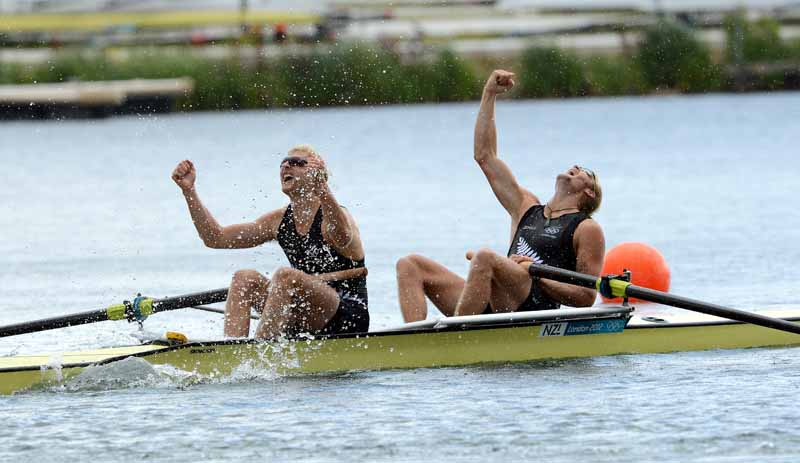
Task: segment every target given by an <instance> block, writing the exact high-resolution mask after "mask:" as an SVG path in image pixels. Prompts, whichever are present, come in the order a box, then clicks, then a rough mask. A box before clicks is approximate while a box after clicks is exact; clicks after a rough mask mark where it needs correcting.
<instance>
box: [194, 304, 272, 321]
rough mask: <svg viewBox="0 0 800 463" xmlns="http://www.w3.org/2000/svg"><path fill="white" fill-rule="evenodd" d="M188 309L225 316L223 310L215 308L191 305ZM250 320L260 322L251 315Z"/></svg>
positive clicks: (258, 318)
mask: <svg viewBox="0 0 800 463" xmlns="http://www.w3.org/2000/svg"><path fill="white" fill-rule="evenodd" d="M189 308H190V309H195V310H202V311H203V312H213V313H218V314H220V315H225V309H218V308H216V307H209V306H207V305H193V306H191V307H189ZM250 318H251V319H252V320H260V319H261V317H257V316H255V315H253V314H250Z"/></svg>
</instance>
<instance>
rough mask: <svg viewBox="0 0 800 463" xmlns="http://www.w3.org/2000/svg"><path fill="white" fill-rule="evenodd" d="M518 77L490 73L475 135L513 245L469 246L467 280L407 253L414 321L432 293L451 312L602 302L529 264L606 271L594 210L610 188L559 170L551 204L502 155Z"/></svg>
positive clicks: (404, 297)
mask: <svg viewBox="0 0 800 463" xmlns="http://www.w3.org/2000/svg"><path fill="white" fill-rule="evenodd" d="M514 77H515V76H514V74H513V73H511V72H507V71H503V70H496V71H494V72H493V73H492V74H491V76H490V77H489V79H488V80H487V82H486V85H485V86H484V89H483V97H482V99H481V105H480V109H479V111H478V118H477V122H476V124H475V140H474V157H475V161H476V162H477V163H478V166H479V167H480V169H481V171H482V172H483V174H484V176H485V177H486V179H487V180H488V182H489V185H490V186H491V189H492V191H493V192H494V195H495V197H496V198H497V200H498V201H499V202H500V205H501V206H503V208H504V209H505V210H506V212H508V215H509V217H510V219H511V243H510V245H509V249H508V252H507V253H506V255H500V254H498V253H496V252H494V251H493V250H491V249H481V250H479V251H477V252H472V251H470V252H467V259H468V260H470V267H469V273H468V275H467V278H466V279H464V278H461V277H460V276H458V275H456V274H455V273H453V272H452V271H450V270H448V269H447V268H446V267H444V266H443V265H441V264H439V263H437V262H435V261H434V260H432V259H429V258H427V257H424V256H420V255H416V254H412V255H410V256H406V257H403V258H402V259H400V260H399V261H398V262H397V282H398V293H399V294H398V295H399V299H400V308H401V310H402V313H403V318H404V319H405V321H406V322H413V321H418V320H423V319H425V318H426V317H427V302H426V298H427V299H430V300H431V302H433V304H434V305H435V306H436V307H437V308H438V309H439V311H441V312H442V313H443V314H444V315H447V316H453V315H477V314H482V313H497V312H514V311H527V310H543V309H555V308H558V307H559V306H560V305H561V304H567V305H570V306H576V307H582V306H590V305H592V304H593V303H594V301H595V297H596V292H595V290H593V289H590V288H581V287H577V286H573V285H568V284H565V283H559V282H556V281H552V280H546V279H538V278H537V279H533V278H531V276H530V275H529V273H528V266H529V264H530V263H531V262H535V263H539V264H547V265H552V266H555V267H561V268H565V269H568V270H573V271H578V272H582V273H587V274H591V275H599V274H600V270H601V268H602V266H603V254H604V250H605V240H604V237H603V230H602V229H601V227H600V225H599V224H598V223H597V222H596V221H594V220H593V219H592V218H591V215H592V213H594V212H595V211H596V210H597V208H598V207H600V202H601V199H602V190H601V188H600V182H599V180H598V178H597V175H595V173H594V172H593V171H591V170H589V169H587V168H584V167H580V166H578V165H574V166H572V167H570V168H569V169H567V170H566V171H565V172H563V173H560V174H558V175H557V176H556V181H555V193H554V194H553V196H552V197H551V198H550V200H549V201H547V202H546V203H544V204H542V203H541V201H539V198H538V197H537V196H536V195H534V194H533V193H531V192H530V191H528V190H527V189H525V188H523V187H522V186H520V185H519V183H517V179H516V177H515V176H514V174H513V173H512V172H511V169H510V168H509V166H508V165H507V164H506V163H505V162H504V161H503V160H501V159H500V158H499V157H498V155H497V131H496V128H495V100H496V99H497V96H498V95H500V94H503V93H505V92H507V91H509V90H511V89H512V88H513V87H514ZM532 161H533V160H532ZM525 168H527V169H530V166H526V167H525Z"/></svg>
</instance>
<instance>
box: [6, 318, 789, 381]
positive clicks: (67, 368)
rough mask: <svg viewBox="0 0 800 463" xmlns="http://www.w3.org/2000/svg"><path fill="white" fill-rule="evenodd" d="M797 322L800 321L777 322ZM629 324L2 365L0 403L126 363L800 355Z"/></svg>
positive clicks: (775, 340) (322, 367)
mask: <svg viewBox="0 0 800 463" xmlns="http://www.w3.org/2000/svg"><path fill="white" fill-rule="evenodd" d="M777 315H782V316H783V317H784V318H787V319H790V320H792V321H796V320H798V319H800V311H792V312H783V313H780V314H777ZM646 320H647V319H642V318H639V317H634V318H633V319H632V320H631V322H630V323H629V324H628V327H627V328H625V330H624V331H623V332H619V333H598V334H588V335H580V336H547V335H544V336H543V335H542V334H543V329H544V328H543V326H544V325H543V324H535V325H526V326H488V327H480V328H478V329H469V330H448V331H437V330H422V331H396V332H380V333H374V334H369V335H362V336H356V337H334V338H327V339H326V338H322V339H309V340H293V341H286V342H282V343H277V342H255V341H220V342H207V343H187V344H181V345H177V346H166V345H158V344H146V345H141V346H132V347H119V348H108V349H97V350H91V351H81V352H65V353H60V354H55V355H54V354H49V355H47V354H46V355H31V356H16V357H5V358H0V394H11V393H14V392H18V391H23V390H27V389H30V388H33V387H41V386H47V385H53V384H58V383H60V382H63V381H66V380H68V379H69V378H72V377H74V376H75V375H77V374H79V373H80V372H81V371H82V370H84V369H85V368H87V367H89V366H93V365H103V364H108V363H111V362H114V361H118V360H122V359H124V358H127V357H130V356H136V357H141V358H144V359H146V360H147V361H148V362H149V363H151V364H154V365H171V366H173V367H176V368H179V369H181V370H184V371H187V372H193V373H195V374H198V375H202V376H204V377H209V378H214V377H225V376H227V375H230V374H231V373H232V372H233V371H234V370H235V369H237V368H240V367H241V366H242V365H247V366H251V367H254V368H265V369H269V370H273V371H275V372H276V373H279V374H295V373H300V374H302V373H320V372H337V371H350V370H381V369H395V368H426V367H444V366H460V365H470V364H478V363H492V362H495V363H496V362H502V363H505V362H524V361H532V360H541V359H562V358H580V357H594V356H605V355H619V354H645V353H667V352H679V351H699V350H709V349H737V348H751V347H777V346H794V345H800V336H798V335H795V334H791V333H786V332H781V331H776V330H773V329H768V328H762V327H758V326H754V325H748V324H743V323H738V322H726V321H721V320H719V319H715V318H713V317H704V316H699V317H698V316H691V317H684V319H681V318H679V317H675V318H673V319H672V320H670V321H669V322H664V323H658V322H650V321H646Z"/></svg>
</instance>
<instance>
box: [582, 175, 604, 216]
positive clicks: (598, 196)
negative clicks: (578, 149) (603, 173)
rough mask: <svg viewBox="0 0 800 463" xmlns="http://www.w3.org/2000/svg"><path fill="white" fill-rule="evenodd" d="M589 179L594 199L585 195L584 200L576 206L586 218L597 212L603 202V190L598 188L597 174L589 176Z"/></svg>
mask: <svg viewBox="0 0 800 463" xmlns="http://www.w3.org/2000/svg"><path fill="white" fill-rule="evenodd" d="M593 174H594V173H593ZM591 177H592V191H593V192H594V198H592V197H591V196H589V195H586V199H584V200H583V201H581V204H580V205H579V206H578V209H580V210H581V211H583V212H584V213H586V215H588V216H591V215H592V214H594V213H595V212H597V210H598V209H600V203H602V202H603V188H602V187H601V186H600V179H599V178H597V174H594V175H591Z"/></svg>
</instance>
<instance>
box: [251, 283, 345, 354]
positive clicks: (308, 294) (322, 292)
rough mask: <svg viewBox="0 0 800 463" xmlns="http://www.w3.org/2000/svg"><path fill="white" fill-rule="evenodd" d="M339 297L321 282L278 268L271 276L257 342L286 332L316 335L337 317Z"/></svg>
mask: <svg viewBox="0 0 800 463" xmlns="http://www.w3.org/2000/svg"><path fill="white" fill-rule="evenodd" d="M338 308H339V295H338V294H337V293H336V291H335V290H334V289H333V288H331V287H330V286H328V285H327V284H326V283H325V282H324V281H322V280H320V279H319V278H315V277H314V276H312V275H308V274H306V273H303V272H301V271H299V270H295V269H290V268H280V269H278V270H277V271H276V272H275V274H274V275H273V276H272V285H271V288H270V290H269V296H268V297H267V301H266V304H265V305H264V311H263V312H262V313H261V322H260V323H259V324H258V329H256V338H259V339H274V338H276V337H277V336H279V335H280V334H283V333H287V332H315V331H319V330H321V329H323V328H325V325H327V324H328V322H329V321H330V320H331V318H333V316H334V315H336V310H337V309H338Z"/></svg>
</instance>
